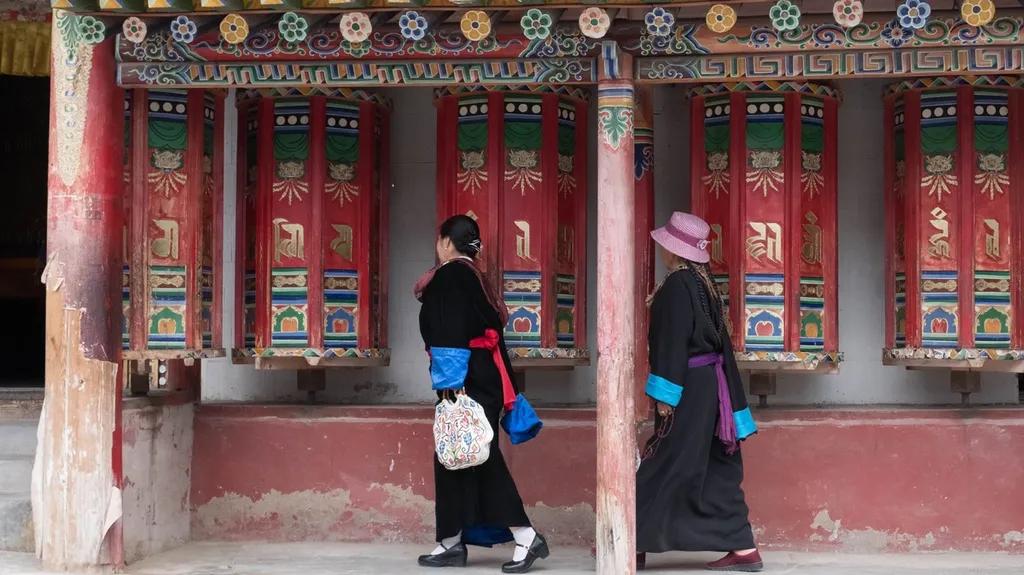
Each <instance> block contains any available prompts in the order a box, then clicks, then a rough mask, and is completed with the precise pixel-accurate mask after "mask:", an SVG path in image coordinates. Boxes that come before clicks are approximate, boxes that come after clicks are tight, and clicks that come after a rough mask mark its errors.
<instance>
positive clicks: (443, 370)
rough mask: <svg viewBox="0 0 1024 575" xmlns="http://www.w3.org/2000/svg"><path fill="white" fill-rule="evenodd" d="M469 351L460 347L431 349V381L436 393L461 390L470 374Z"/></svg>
mask: <svg viewBox="0 0 1024 575" xmlns="http://www.w3.org/2000/svg"><path fill="white" fill-rule="evenodd" d="M469 355H470V351H469V350H468V349H463V348H458V347H432V348H430V380H431V383H432V384H433V388H434V390H436V391H444V390H446V389H461V388H462V387H463V386H465V384H466V375H467V374H468V373H469Z"/></svg>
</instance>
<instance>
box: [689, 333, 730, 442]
mask: <svg viewBox="0 0 1024 575" xmlns="http://www.w3.org/2000/svg"><path fill="white" fill-rule="evenodd" d="M688 365H689V366H690V368H695V367H707V366H709V365H713V366H715V379H717V380H718V429H716V430H715V435H717V436H718V439H719V440H721V442H722V443H724V444H725V452H726V453H728V454H729V455H732V454H733V453H736V450H737V449H739V442H738V441H736V422H735V421H733V417H732V398H731V397H730V396H729V381H728V379H726V377H725V367H724V366H725V356H724V355H722V354H720V353H706V354H704V355H696V356H694V357H691V358H690V361H689V364H688Z"/></svg>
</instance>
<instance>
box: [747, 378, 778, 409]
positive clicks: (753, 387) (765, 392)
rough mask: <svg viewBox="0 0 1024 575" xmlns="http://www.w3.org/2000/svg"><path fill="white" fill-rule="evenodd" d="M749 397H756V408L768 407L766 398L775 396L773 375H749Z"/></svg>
mask: <svg viewBox="0 0 1024 575" xmlns="http://www.w3.org/2000/svg"><path fill="white" fill-rule="evenodd" d="M750 395H756V396H757V397H758V402H757V405H758V407H768V396H769V395H775V374H774V373H752V374H750Z"/></svg>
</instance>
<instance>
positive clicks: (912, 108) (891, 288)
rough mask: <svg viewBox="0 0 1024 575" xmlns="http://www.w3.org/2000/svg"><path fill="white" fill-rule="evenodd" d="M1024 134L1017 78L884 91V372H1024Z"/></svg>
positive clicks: (1023, 99) (927, 81) (946, 81)
mask: <svg viewBox="0 0 1024 575" xmlns="http://www.w3.org/2000/svg"><path fill="white" fill-rule="evenodd" d="M1022 128H1024V89H1022V83H1021V80H1020V79H1019V78H1017V77H985V76H976V77H950V78H923V79H914V80H908V81H904V82H899V83H896V84H893V85H891V86H889V88H888V89H887V90H886V94H885V132H886V138H885V145H886V147H885V162H886V164H885V204H886V228H887V238H886V334H885V338H886V342H885V347H886V350H885V360H886V363H889V364H897V365H930V366H936V367H951V368H957V367H961V368H972V369H973V368H980V367H981V366H982V365H984V366H985V368H986V369H991V370H1005V371H1017V370H1018V368H1015V367H1014V366H1013V364H1012V362H1019V361H1020V360H1022V359H1024V350H1022V349H1021V348H1022V345H1024V316H1022V313H1024V301H1022V298H1024V295H1022V293H1021V292H1022V285H1021V274H1022V271H1024V270H1022V265H1024V248H1022V246H1024V243H1022V242H1024V164H1022V163H1021V162H1020V161H1019V160H1020V158H1024V132H1022ZM1011 158H1015V159H1017V161H1011Z"/></svg>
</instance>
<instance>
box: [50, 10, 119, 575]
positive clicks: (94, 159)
mask: <svg viewBox="0 0 1024 575" xmlns="http://www.w3.org/2000/svg"><path fill="white" fill-rule="evenodd" d="M73 18H74V17H72V16H69V15H68V14H67V13H66V12H63V11H57V12H56V14H55V17H54V28H53V48H52V49H53V83H52V92H51V107H50V126H51V133H50V162H49V177H48V187H49V201H48V216H47V242H48V245H47V251H48V260H47V266H46V271H45V272H44V274H43V282H44V283H45V284H46V401H45V403H44V407H43V413H42V417H41V419H40V431H41V436H40V438H41V440H40V443H39V446H38V452H37V459H36V461H37V462H38V466H37V469H36V473H37V477H38V483H36V484H35V485H34V489H33V492H34V493H33V508H34V510H35V512H36V513H35V517H36V522H35V529H36V534H37V538H36V539H37V541H38V547H37V549H36V553H37V554H38V555H39V556H40V557H42V561H43V566H44V568H45V569H46V570H53V571H58V570H59V571H63V570H68V569H71V570H77V569H80V568H87V567H91V566H97V565H99V564H100V563H101V562H103V561H104V560H105V559H106V560H107V561H112V562H113V563H114V564H115V565H117V564H119V563H120V562H121V557H122V554H121V551H120V548H121V538H120V531H119V528H118V525H119V520H120V516H119V515H110V513H109V512H110V510H112V509H120V502H119V501H117V499H118V498H119V497H120V492H119V490H118V489H119V487H120V481H121V473H122V469H121V464H120V461H121V458H120V449H121V437H120V421H119V418H118V414H119V413H120V408H121V405H120V394H119V393H118V392H119V385H118V378H117V373H118V359H119V358H118V354H119V353H120V347H121V344H120V339H121V333H120V332H121V322H120V320H121V317H120V313H117V310H120V309H121V304H120V302H119V300H120V295H119V289H120V282H121V277H120V276H121V268H122V261H123V260H122V254H121V235H122V217H123V216H122V201H123V200H122V193H123V183H122V177H123V168H124V158H123V149H122V147H121V145H120V143H121V142H123V140H124V131H123V129H124V95H123V92H122V91H121V90H119V89H118V88H117V85H116V80H115V65H114V57H113V45H112V41H105V42H102V43H100V44H97V45H92V44H88V43H86V42H84V41H83V40H82V39H81V37H80V36H79V35H77V34H74V33H69V30H74V29H75V22H74V20H73ZM108 545H109V546H108Z"/></svg>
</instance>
